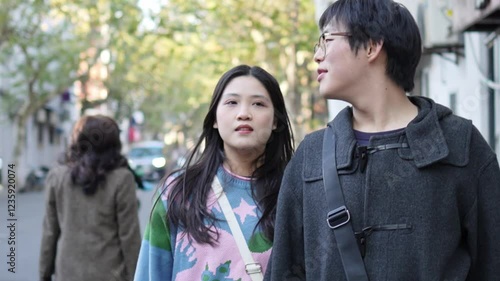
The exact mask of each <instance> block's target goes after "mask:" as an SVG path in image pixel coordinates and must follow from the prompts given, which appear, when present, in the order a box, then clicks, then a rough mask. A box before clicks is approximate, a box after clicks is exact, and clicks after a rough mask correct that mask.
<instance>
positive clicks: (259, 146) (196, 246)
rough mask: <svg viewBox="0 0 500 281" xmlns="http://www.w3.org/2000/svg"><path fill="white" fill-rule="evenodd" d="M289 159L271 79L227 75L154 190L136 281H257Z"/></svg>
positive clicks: (257, 72) (287, 135) (238, 72)
mask: <svg viewBox="0 0 500 281" xmlns="http://www.w3.org/2000/svg"><path fill="white" fill-rule="evenodd" d="M292 154H293V135H292V131H291V128H290V121H289V119H288V115H287V112H286V109H285V102H284V99H283V95H282V93H281V90H280V87H279V84H278V82H277V81H276V79H275V78H274V77H273V76H272V75H271V74H269V73H268V72H266V71H265V70H263V69H262V68H260V67H250V66H246V65H240V66H237V67H235V68H233V69H231V70H229V71H228V72H226V73H225V74H224V75H223V76H222V77H221V79H220V80H219V82H218V84H217V86H216V87H215V90H214V92H213V96H212V101H211V104H210V108H209V111H208V114H207V115H206V117H205V121H204V123H203V131H202V133H201V136H200V138H199V140H198V142H197V144H196V146H195V148H194V150H193V151H192V154H191V155H190V156H189V158H188V159H187V161H186V162H185V163H184V165H183V167H182V168H181V169H180V170H177V171H174V172H172V173H171V174H170V176H169V177H168V178H167V180H165V181H164V183H163V184H161V185H160V186H161V187H162V190H161V196H160V197H158V199H157V200H156V201H155V204H154V205H153V211H152V215H151V220H150V222H149V224H148V226H147V228H146V234H145V237H144V240H143V243H142V248H141V253H140V255H139V262H138V264H137V271H136V276H135V280H137V281H167V280H179V281H186V280H242V281H246V280H259V279H255V278H262V277H258V276H262V272H263V271H265V268H266V266H267V262H268V259H269V256H270V253H271V247H272V239H273V233H274V217H275V212H276V201H277V196H278V190H279V187H280V183H281V177H282V175H283V171H284V169H285V166H286V164H287V163H288V161H289V160H290V158H291V156H292ZM219 182H220V184H218V183H219ZM221 186H222V187H221ZM220 187H221V189H222V190H223V191H222V190H221V189H217V188H220ZM224 198H225V199H224ZM226 199H227V201H226ZM224 202H225V203H224ZM167 210H168V212H167ZM231 217H232V219H231ZM229 220H232V222H234V224H232V223H228V221H229ZM239 234H242V235H239ZM242 252H245V253H247V254H248V255H246V254H244V253H242ZM242 255H243V256H245V255H246V256H250V260H252V261H251V262H248V260H249V259H246V258H242ZM250 274H251V275H252V277H251V276H250ZM260 280H261V279H260Z"/></svg>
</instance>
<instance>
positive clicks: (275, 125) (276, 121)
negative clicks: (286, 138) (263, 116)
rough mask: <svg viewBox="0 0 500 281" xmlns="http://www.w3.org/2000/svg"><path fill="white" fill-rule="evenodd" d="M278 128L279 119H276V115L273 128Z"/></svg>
mask: <svg viewBox="0 0 500 281" xmlns="http://www.w3.org/2000/svg"><path fill="white" fill-rule="evenodd" d="M276 128H278V119H276V117H274V121H273V130H276Z"/></svg>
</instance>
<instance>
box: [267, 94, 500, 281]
mask: <svg viewBox="0 0 500 281" xmlns="http://www.w3.org/2000/svg"><path fill="white" fill-rule="evenodd" d="M410 99H411V100H412V102H413V103H414V104H416V105H417V106H418V107H419V113H418V116H417V117H416V118H415V119H414V120H413V121H412V122H411V123H410V124H409V125H408V126H407V128H406V129H405V130H404V131H403V132H394V133H392V134H389V135H385V136H377V137H372V138H371V140H370V142H371V145H373V146H378V145H384V144H392V143H403V142H404V143H407V144H408V147H402V148H398V149H387V150H381V151H377V152H375V153H372V154H369V155H368V156H367V162H366V168H365V170H364V171H363V172H362V171H361V170H360V168H359V167H360V158H359V154H357V152H356V151H357V150H356V146H357V142H356V139H355V136H354V133H353V130H352V111H351V109H350V108H346V109H344V110H343V111H342V112H340V113H339V114H338V115H337V117H336V118H335V119H334V120H333V121H332V126H333V131H334V134H335V137H336V139H337V145H336V150H337V155H336V159H337V169H338V173H339V178H340V183H341V185H342V191H343V194H344V197H345V202H346V206H347V208H348V209H349V211H350V213H351V219H352V227H353V228H354V231H360V230H361V229H363V228H364V227H368V226H377V225H394V224H399V225H403V226H405V227H403V228H401V229H396V230H380V231H373V232H372V233H371V234H370V235H368V236H367V238H366V255H365V257H364V262H365V265H366V270H367V273H368V277H369V278H370V280H372V281H385V280H391V281H403V280H404V281H417V280H421V281H444V280H446V281H465V280H467V281H487V280H488V281H491V280H500V279H499V278H500V242H499V240H498V239H499V237H500V208H499V207H498V202H500V168H499V166H498V160H497V157H496V155H495V154H494V153H493V151H492V150H491V148H490V147H489V146H488V144H487V143H486V142H485V140H484V139H483V137H482V136H481V135H480V133H479V131H478V130H477V129H476V128H475V127H474V126H473V125H472V123H471V122H470V121H469V120H465V119H462V118H459V117H457V116H455V115H453V114H452V112H451V111H450V110H449V109H447V108H445V107H443V106H440V105H438V104H435V103H434V102H433V101H432V100H430V99H425V98H421V97H411V98H410ZM323 133H324V130H320V131H317V132H314V133H312V134H310V135H308V136H307V137H306V138H305V139H304V141H303V142H302V143H301V144H300V146H299V147H298V149H297V152H296V154H295V156H294V158H293V159H292V160H291V162H290V163H289V164H288V166H287V168H286V171H285V175H284V178H283V182H282V185H281V190H280V194H279V199H278V206H277V217H276V227H275V237H274V244H273V253H272V258H271V260H270V264H269V266H268V269H267V272H266V278H265V280H268V281H269V280H272V281H281V280H311V281H322V280H324V281H331V280H335V281H343V280H346V277H345V275H344V270H343V266H342V262H341V259H340V256H339V252H338V249H337V243H336V240H335V237H334V233H333V231H332V229H330V228H329V227H328V226H327V223H326V215H327V212H328V211H329V210H330V209H329V207H328V206H327V202H326V198H325V189H324V185H323V175H322V168H321V167H322V162H321V158H322V157H321V155H322V143H323Z"/></svg>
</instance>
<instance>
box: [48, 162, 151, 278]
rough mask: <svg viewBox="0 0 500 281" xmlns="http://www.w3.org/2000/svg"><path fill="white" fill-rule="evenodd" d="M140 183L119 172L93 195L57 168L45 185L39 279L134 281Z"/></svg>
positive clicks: (65, 169) (122, 169)
mask: <svg viewBox="0 0 500 281" xmlns="http://www.w3.org/2000/svg"><path fill="white" fill-rule="evenodd" d="M135 188H136V184H135V182H134V177H133V175H132V173H131V172H130V171H129V170H127V169H125V168H119V169H116V170H114V171H112V172H110V173H109V174H108V176H107V177H106V181H105V183H104V184H101V186H100V187H99V188H98V190H97V192H96V193H95V194H93V195H91V196H87V195H85V194H84V193H83V190H82V188H81V187H78V186H75V185H74V184H72V182H71V177H70V174H69V169H68V168H67V167H64V166H61V167H57V168H55V169H53V170H52V171H51V172H50V173H49V175H48V177H47V182H46V200H45V206H46V210H45V218H44V221H43V236H42V246H41V251H40V278H41V280H50V276H51V275H52V274H55V277H56V279H57V281H101V280H102V281H128V280H132V279H133V276H134V272H135V267H136V263H137V257H138V254H139V249H140V243H141V237H140V228H139V218H138V213H137V197H136V193H135V192H136V191H135Z"/></svg>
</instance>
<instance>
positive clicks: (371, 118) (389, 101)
mask: <svg viewBox="0 0 500 281" xmlns="http://www.w3.org/2000/svg"><path fill="white" fill-rule="evenodd" d="M417 114H418V107H417V106H416V105H414V104H413V103H412V102H411V101H410V100H409V99H408V97H407V96H406V94H405V93H404V91H403V90H402V89H400V88H398V87H395V86H394V85H393V86H391V85H389V86H388V85H385V87H382V89H381V88H380V87H379V88H378V89H377V87H375V88H374V89H373V90H372V91H369V92H367V93H366V95H365V96H364V97H363V98H362V99H359V102H355V103H353V128H354V129H355V130H358V131H362V132H384V131H391V130H396V129H401V128H405V127H406V126H407V125H408V123H410V122H411V121H412V120H413V119H414V118H415V117H416V116H417Z"/></svg>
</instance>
